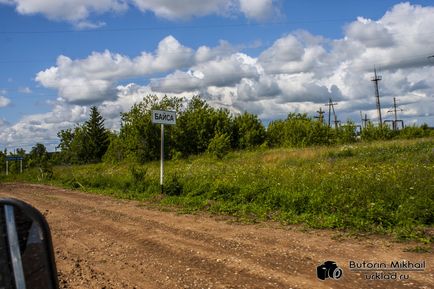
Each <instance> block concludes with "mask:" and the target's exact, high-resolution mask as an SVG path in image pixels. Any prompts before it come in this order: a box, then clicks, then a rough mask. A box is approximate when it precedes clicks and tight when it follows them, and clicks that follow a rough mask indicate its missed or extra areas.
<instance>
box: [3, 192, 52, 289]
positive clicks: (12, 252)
mask: <svg viewBox="0 0 434 289" xmlns="http://www.w3.org/2000/svg"><path fill="white" fill-rule="evenodd" d="M58 288H59V285H58V279H57V270H56V263H55V261H54V253H53V245H52V241H51V234H50V228H49V227H48V223H47V221H46V220H45V218H44V216H43V215H42V214H41V213H40V212H39V211H38V210H37V209H35V208H34V207H32V206H30V205H29V204H26V203H24V202H22V201H20V200H16V199H2V198H0V289H58Z"/></svg>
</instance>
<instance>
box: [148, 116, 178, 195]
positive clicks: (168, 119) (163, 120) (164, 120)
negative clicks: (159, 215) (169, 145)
mask: <svg viewBox="0 0 434 289" xmlns="http://www.w3.org/2000/svg"><path fill="white" fill-rule="evenodd" d="M151 113H152V123H158V124H160V125H161V147H160V187H161V193H163V192H164V190H163V184H164V125H165V124H167V125H174V124H176V112H175V111H166V110H153V111H152V112H151Z"/></svg>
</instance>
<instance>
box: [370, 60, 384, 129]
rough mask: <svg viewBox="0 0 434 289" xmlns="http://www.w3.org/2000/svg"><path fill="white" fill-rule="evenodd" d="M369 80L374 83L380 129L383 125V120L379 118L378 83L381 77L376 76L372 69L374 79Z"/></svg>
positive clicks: (375, 71)
mask: <svg viewBox="0 0 434 289" xmlns="http://www.w3.org/2000/svg"><path fill="white" fill-rule="evenodd" d="M371 80H372V81H373V82H375V98H376V100H377V111H378V118H379V121H380V127H381V126H382V125H383V119H382V118H381V105H380V92H379V90H378V82H379V81H380V80H381V75H377V69H376V68H374V77H373V78H372V79H371Z"/></svg>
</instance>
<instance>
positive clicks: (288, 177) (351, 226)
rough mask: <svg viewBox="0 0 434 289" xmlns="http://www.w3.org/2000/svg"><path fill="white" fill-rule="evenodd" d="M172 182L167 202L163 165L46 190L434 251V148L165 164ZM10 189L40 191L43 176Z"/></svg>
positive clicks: (69, 171)
mask: <svg viewBox="0 0 434 289" xmlns="http://www.w3.org/2000/svg"><path fill="white" fill-rule="evenodd" d="M166 175H167V178H166V187H165V189H166V195H164V196H162V195H160V193H159V190H160V189H159V162H152V163H149V164H146V165H142V166H141V165H131V164H121V165H111V164H110V165H109V164H94V165H84V166H69V167H55V168H54V176H53V178H52V179H51V180H42V181H43V182H45V183H51V184H55V185H62V186H66V187H72V188H77V189H82V190H85V191H89V192H96V193H100V194H105V195H111V196H115V197H119V198H126V199H135V200H148V201H151V202H154V203H159V204H161V205H176V206H178V207H179V208H181V209H182V210H184V211H187V212H193V211H197V210H205V211H210V212H213V213H219V214H229V215H233V216H237V217H239V218H240V219H244V220H266V219H273V220H277V221H281V222H284V223H303V224H307V225H308V226H310V227H314V228H339V229H346V230H350V231H352V232H359V233H360V232H370V233H386V234H392V235H394V236H396V237H397V238H399V239H416V240H419V241H422V242H431V241H432V235H431V234H432V233H431V234H430V233H429V231H431V232H432V228H433V224H434V139H433V138H430V139H419V140H400V141H388V142H374V143H359V144H355V145H351V146H348V145H346V146H340V147H314V148H306V149H271V150H258V151H251V152H247V151H243V152H233V153H230V154H229V155H227V156H226V157H225V158H224V159H223V160H217V159H215V158H214V157H212V156H209V155H203V156H197V157H191V158H188V159H186V160H177V161H169V162H166ZM39 178H40V177H39ZM2 179H3V181H13V180H26V181H32V182H34V181H36V180H38V171H37V170H29V171H26V172H25V173H24V174H23V175H21V176H17V175H16V174H15V175H13V176H10V177H8V178H6V177H5V176H2V177H0V180H2Z"/></svg>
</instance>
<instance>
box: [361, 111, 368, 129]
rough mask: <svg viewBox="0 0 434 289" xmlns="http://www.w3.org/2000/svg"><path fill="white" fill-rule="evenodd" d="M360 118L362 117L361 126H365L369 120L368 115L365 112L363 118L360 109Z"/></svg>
mask: <svg viewBox="0 0 434 289" xmlns="http://www.w3.org/2000/svg"><path fill="white" fill-rule="evenodd" d="M360 118H361V119H362V125H363V128H366V126H367V125H368V121H369V120H370V119H369V118H368V115H367V114H366V113H365V118H363V116H362V111H360Z"/></svg>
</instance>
